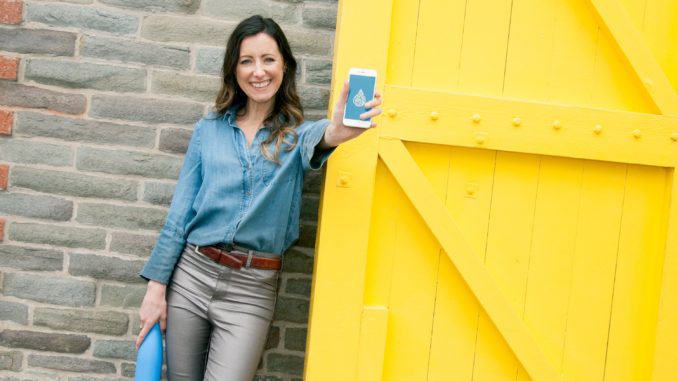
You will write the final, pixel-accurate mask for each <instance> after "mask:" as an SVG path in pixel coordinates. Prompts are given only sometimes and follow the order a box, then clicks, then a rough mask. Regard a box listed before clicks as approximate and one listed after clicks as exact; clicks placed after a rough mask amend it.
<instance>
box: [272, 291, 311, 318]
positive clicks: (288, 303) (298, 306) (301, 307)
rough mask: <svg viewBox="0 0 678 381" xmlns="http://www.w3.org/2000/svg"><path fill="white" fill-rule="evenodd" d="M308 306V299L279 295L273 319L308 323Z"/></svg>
mask: <svg viewBox="0 0 678 381" xmlns="http://www.w3.org/2000/svg"><path fill="white" fill-rule="evenodd" d="M308 306H309V302H308V300H303V299H298V298H289V297H284V296H283V297H280V296H279V297H278V301H277V302H276V305H275V313H274V316H273V319H274V320H284V321H288V322H292V323H303V324H306V323H308Z"/></svg>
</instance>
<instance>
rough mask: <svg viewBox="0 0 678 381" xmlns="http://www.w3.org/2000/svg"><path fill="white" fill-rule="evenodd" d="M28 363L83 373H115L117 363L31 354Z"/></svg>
mask: <svg viewBox="0 0 678 381" xmlns="http://www.w3.org/2000/svg"><path fill="white" fill-rule="evenodd" d="M28 365H29V366H32V367H37V368H47V369H54V370H64V371H69V372H83V373H96V374H105V373H115V372H116V369H115V365H114V364H113V363H111V362H108V361H100V360H87V359H82V358H78V357H66V356H50V355H29V356H28Z"/></svg>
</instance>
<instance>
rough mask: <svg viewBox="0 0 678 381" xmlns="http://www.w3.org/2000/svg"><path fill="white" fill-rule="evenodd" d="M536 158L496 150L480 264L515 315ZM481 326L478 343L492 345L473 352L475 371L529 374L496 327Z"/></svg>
mask: <svg viewBox="0 0 678 381" xmlns="http://www.w3.org/2000/svg"><path fill="white" fill-rule="evenodd" d="M540 161H541V158H540V156H537V155H525V154H520V153H510V152H499V153H498V154H497V161H496V163H497V164H496V169H495V175H494V189H493V194H492V211H491V215H490V225H489V232H488V238H487V253H486V257H485V265H486V266H487V270H488V272H490V273H491V274H492V276H493V278H494V279H495V280H496V282H497V285H499V287H500V288H501V289H502V291H503V292H504V295H505V296H506V298H507V299H508V300H509V302H510V304H511V305H512V306H513V307H514V308H515V311H516V314H517V315H519V316H521V315H522V314H523V310H524V306H525V289H526V285H527V274H528V266H529V263H530V261H529V260H530V247H531V242H532V231H533V229H534V216H535V214H534V213H535V207H536V199H537V197H536V195H537V186H538V181H539V167H540ZM483 324H486V323H483ZM482 332H483V334H482V337H479V338H478V341H479V345H481V346H484V347H486V348H488V349H495V350H494V351H488V357H487V358H483V357H482V356H480V357H478V356H477V358H476V361H478V360H480V364H479V365H478V366H479V367H480V366H482V369H483V370H482V371H480V369H479V371H478V372H477V373H476V374H483V375H484V376H487V377H488V379H493V378H494V379H497V378H500V379H504V380H510V379H515V378H516V374H517V373H518V372H521V375H522V376H523V377H524V379H529V377H527V375H526V373H525V371H524V370H523V369H522V367H521V366H520V364H519V362H518V360H517V359H516V357H515V355H514V354H513V353H512V352H510V351H507V350H506V348H505V347H504V345H503V340H501V338H499V339H497V336H496V335H497V333H496V330H495V331H493V330H491V329H489V328H487V327H486V328H484V330H483V331H482ZM488 342H490V343H491V342H494V343H495V345H494V346H489V345H488V344H487V343H488ZM479 354H482V352H481V353H479ZM481 364H482V365H481ZM493 364H496V366H494V367H493ZM482 379H485V378H482Z"/></svg>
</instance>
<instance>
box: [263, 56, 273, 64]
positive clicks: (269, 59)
mask: <svg viewBox="0 0 678 381" xmlns="http://www.w3.org/2000/svg"><path fill="white" fill-rule="evenodd" d="M264 61H266V62H269V63H270V62H275V58H272V57H268V58H266V59H265V60H264Z"/></svg>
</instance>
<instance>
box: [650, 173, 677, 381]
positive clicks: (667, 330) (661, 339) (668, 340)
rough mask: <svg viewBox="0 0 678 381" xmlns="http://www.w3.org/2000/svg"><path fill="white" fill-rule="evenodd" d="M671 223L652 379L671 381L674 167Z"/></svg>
mask: <svg viewBox="0 0 678 381" xmlns="http://www.w3.org/2000/svg"><path fill="white" fill-rule="evenodd" d="M667 186H668V187H669V189H667V194H668V195H670V197H671V198H670V200H669V201H670V205H669V206H668V208H667V210H668V211H669V220H668V221H669V225H668V230H667V237H666V249H665V251H664V260H665V262H664V274H663V276H662V286H661V300H660V302H661V304H660V306H659V317H658V319H657V349H656V351H655V361H654V364H655V365H654V372H653V374H652V380H654V381H670V380H673V379H674V378H675V376H676V374H678V351H676V343H677V342H678V324H676V322H677V321H678V176H676V169H675V168H673V170H672V173H671V176H670V179H669V180H668V181H667Z"/></svg>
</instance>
